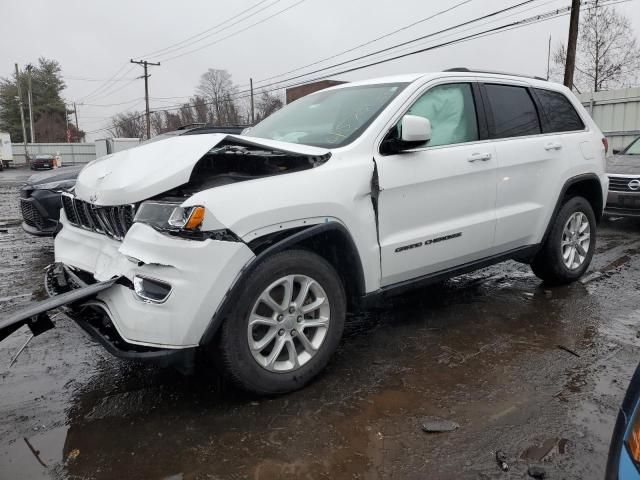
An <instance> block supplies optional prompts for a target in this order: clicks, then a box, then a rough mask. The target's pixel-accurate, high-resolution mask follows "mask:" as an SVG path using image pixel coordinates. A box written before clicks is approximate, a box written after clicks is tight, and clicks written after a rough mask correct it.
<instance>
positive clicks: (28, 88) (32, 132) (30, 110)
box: [27, 65, 36, 143]
mask: <svg viewBox="0 0 640 480" xmlns="http://www.w3.org/2000/svg"><path fill="white" fill-rule="evenodd" d="M32 68H33V67H32V66H31V65H28V66H27V100H28V102H29V133H30V134H31V143H36V140H35V136H36V134H35V132H34V130H33V101H32V96H31V69H32Z"/></svg>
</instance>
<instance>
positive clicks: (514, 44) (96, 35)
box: [0, 0, 640, 140]
mask: <svg viewBox="0 0 640 480" xmlns="http://www.w3.org/2000/svg"><path fill="white" fill-rule="evenodd" d="M523 1H524V0H439V1H427V0H393V1H391V0H377V1H373V0H262V1H260V0H234V1H226V2H224V1H220V0H218V1H213V0H188V1H184V0H183V1H181V2H180V1H176V0H170V1H169V0H155V1H151V0H147V1H131V0H127V1H124V0H92V1H86V0H84V1H81V0H76V1H73V0H56V1H51V0H20V1H19V0H15V1H11V0H2V7H1V11H2V18H3V20H2V38H3V40H2V42H0V59H1V60H2V61H1V62H0V76H3V77H6V76H9V75H11V74H12V72H13V71H14V63H15V62H18V64H19V65H20V67H21V68H22V67H23V66H24V65H25V64H27V63H29V62H34V61H36V60H37V58H38V57H41V56H44V57H47V58H50V59H55V60H58V61H59V62H60V64H61V66H62V72H63V75H64V78H65V81H66V84H67V89H66V90H65V91H64V96H65V98H66V100H67V101H69V102H73V101H76V102H78V103H81V104H83V105H79V106H78V117H79V118H78V120H79V122H78V123H79V124H80V128H82V129H83V130H85V131H86V132H94V131H96V130H98V129H101V128H104V127H105V126H107V125H108V123H109V122H108V119H109V117H110V116H111V115H113V114H115V113H118V112H120V111H123V110H129V111H131V110H140V111H142V110H143V109H144V82H143V80H133V79H134V78H135V77H136V76H139V75H141V74H142V67H139V66H136V65H131V64H129V59H130V58H134V59H140V58H146V59H148V60H149V61H161V63H162V65H161V66H160V67H153V68H150V73H151V75H152V77H151V78H150V83H149V85H150V97H151V102H150V103H151V108H152V110H154V109H155V110H157V109H162V108H163V107H167V106H173V105H175V104H177V103H180V102H181V101H182V100H186V99H187V98H188V96H189V95H192V94H193V92H194V90H195V87H196V86H197V84H198V80H199V77H200V75H201V74H202V73H203V72H205V71H206V70H207V69H208V68H218V69H226V70H228V71H229V72H230V73H231V75H232V76H233V80H234V82H235V83H236V84H237V85H238V86H239V87H240V90H243V89H244V88H245V87H244V85H245V84H247V83H248V81H249V78H250V77H253V79H254V82H255V83H256V87H259V86H260V85H261V83H260V80H263V79H265V78H268V77H272V76H274V75H278V74H281V73H284V72H288V71H290V70H293V69H296V68H298V67H301V66H304V65H307V64H309V63H313V62H316V61H318V60H321V59H323V58H326V57H329V56H332V55H335V54H337V53H339V52H341V51H344V50H347V49H350V48H352V47H355V46H357V45H359V44H362V43H364V42H367V41H370V40H373V39H375V38H377V37H380V36H382V35H385V34H387V33H389V32H392V31H394V30H397V29H399V28H401V27H404V26H407V25H409V24H411V23H413V22H417V21H419V20H421V19H423V18H426V17H429V16H430V15H434V14H436V13H438V12H440V11H443V10H446V9H447V8H450V7H454V6H456V5H458V4H462V5H459V6H457V7H455V8H454V9H453V10H451V11H449V12H447V13H444V14H441V15H439V16H437V17H436V18H433V19H431V20H428V21H425V22H422V23H420V24H418V25H415V26H413V27H411V28H408V29H406V30H403V31H402V32H400V33H397V34H394V35H391V36H389V37H387V38H384V39H382V40H380V41H377V42H374V43H372V44H370V45H368V46H366V47H363V48H359V49H356V50H354V51H352V52H349V53H346V54H344V55H341V56H339V57H336V58H333V59H331V60H329V61H326V62H324V63H320V64H318V65H315V66H313V67H309V68H308V69H306V70H300V71H297V72H295V73H291V74H288V75H285V76H283V77H280V78H278V80H282V79H287V78H288V77H291V76H294V75H299V74H301V73H305V72H307V71H309V70H313V69H317V68H321V67H324V66H327V65H331V64H333V63H337V62H340V61H344V60H348V59H351V58H354V57H356V56H359V55H363V54H366V53H369V52H373V51H376V50H379V49H382V48H385V47H388V46H391V45H394V44H397V43H400V42H403V41H406V40H410V39H413V38H416V37H419V36H423V35H427V34H429V33H431V32H436V31H438V30H441V29H444V28H447V27H450V26H453V25H456V24H459V23H462V22H464V21H467V20H471V19H473V18H476V17H479V16H482V15H486V14H488V13H490V12H493V11H495V10H499V9H501V8H505V7H508V6H511V5H515V4H518V3H521V2H523ZM570 3H571V2H570V0H534V1H532V2H531V3H528V4H527V5H524V6H522V7H520V8H519V9H517V10H512V11H509V12H508V13H505V14H503V15H501V16H500V17H493V18H491V19H489V20H484V21H483V22H479V23H478V24H474V27H473V29H470V30H466V31H458V33H455V35H454V36H451V35H452V34H453V33H454V32H449V33H447V34H442V35H440V36H438V37H433V38H431V39H429V40H426V41H423V42H421V43H418V44H417V45H418V46H420V47H425V46H429V45H433V44H436V43H442V42H443V41H449V40H452V39H454V38H458V37H461V36H464V35H469V34H470V33H474V32H477V31H481V30H485V29H487V28H491V27H495V26H498V25H502V24H503V23H508V22H513V21H516V20H520V19H522V18H526V17H530V16H533V15H536V14H539V13H544V12H548V11H550V10H553V9H556V8H561V7H566V6H568V5H569V4H570ZM251 7H254V8H252V9H251V10H249V11H248V12H246V13H245V14H243V15H241V16H239V17H237V18H235V19H233V20H229V19H230V18H231V17H234V16H236V15H238V14H239V13H240V12H242V11H243V10H246V9H249V8H251ZM616 8H618V9H619V10H620V11H622V12H623V13H624V14H626V15H627V16H628V17H629V18H630V19H631V21H632V22H634V25H633V26H634V28H635V29H636V30H638V31H640V0H631V1H628V2H626V3H621V4H619V5H617V6H616ZM285 9H286V10H285ZM282 10H285V11H282ZM281 11H282V12H281ZM278 12H281V13H278ZM251 14H254V15H253V16H249V15H251ZM270 16H273V17H272V18H268V17H270ZM490 21H491V22H492V23H487V22H490ZM257 22H260V23H259V24H258V25H255V26H251V25H252V24H254V23H257ZM234 23H235V25H234ZM568 25H569V17H568V15H567V16H562V17H560V18H556V19H553V20H549V21H545V22H540V23H537V24H534V25H530V26H527V27H524V28H517V29H514V30H512V31H508V32H504V33H500V34H497V35H493V36H488V37H486V38H482V39H477V40H473V41H469V42H465V43H461V44H458V45H453V46H447V47H444V48H441V49H437V50H433V51H430V52H425V53H421V54H417V55H412V56H410V57H407V58H404V59H401V60H395V61H392V62H387V63H384V64H382V65H378V66H375V67H372V68H366V69H363V70H359V71H357V72H351V73H347V74H342V75H338V76H337V77H335V78H339V79H344V80H356V79H362V78H367V77H374V76H381V75H392V74H396V73H408V72H424V71H434V70H442V69H445V68H449V67H455V66H468V67H473V68H478V69H494V70H502V71H510V72H519V73H525V74H530V75H539V76H545V75H546V70H547V46H548V39H549V35H551V36H552V39H553V45H554V46H557V45H558V44H559V43H560V42H566V37H567V31H568ZM213 27H217V28H213ZM464 28H467V29H469V28H470V27H464ZM243 29H244V31H241V30H243ZM206 30H210V31H209V32H208V33H207V34H206V35H208V36H206V37H205V36H204V35H201V36H199V37H195V38H193V39H191V40H189V43H191V44H187V45H186V46H185V45H184V43H183V44H180V45H179V46H182V47H184V48H181V49H178V50H175V48H176V47H174V50H172V51H166V50H165V51H164V52H160V53H158V54H152V53H153V52H155V51H158V50H160V49H166V48H167V47H170V46H172V45H174V44H177V43H178V42H183V41H184V40H186V39H189V38H190V37H193V36H195V35H198V34H200V33H201V32H203V31H206ZM443 35H449V36H446V37H445V36H443ZM224 37H229V38H224ZM212 43H214V44H212ZM208 44H212V45H208ZM404 48H405V49H406V48H408V47H404ZM417 48H418V47H416V49H417ZM195 49H199V50H198V51H193V50H195ZM404 51H410V50H403V52H404ZM182 54H185V55H182ZM144 55H147V56H146V57H143V56H144ZM176 55H182V56H181V57H179V58H174V59H171V58H170V57H174V56H176ZM385 55H386V56H390V53H387V54H385ZM375 58H382V56H380V57H375ZM360 63H362V62H360ZM342 68H348V67H342ZM116 74H117V75H116ZM114 75H116V76H115V78H114V80H118V81H116V82H113V81H112V82H107V80H109V79H111V78H112V77H114ZM318 75H319V74H316V75H314V76H312V77H309V78H314V77H316V76H318ZM90 80H98V81H90ZM296 81H300V80H296ZM271 82H273V80H270V81H266V82H262V84H266V83H271ZM269 88H273V87H269ZM257 91H259V90H258V89H257ZM167 97H184V98H167ZM113 104H121V105H113ZM97 105H100V106H97ZM102 105H110V106H102ZM103 136H105V132H100V131H97V132H95V133H89V135H88V139H89V140H91V139H95V138H100V137H103Z"/></svg>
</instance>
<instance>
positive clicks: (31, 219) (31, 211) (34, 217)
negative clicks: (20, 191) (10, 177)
mask: <svg viewBox="0 0 640 480" xmlns="http://www.w3.org/2000/svg"><path fill="white" fill-rule="evenodd" d="M20 210H21V212H22V219H23V220H24V223H26V224H27V225H30V226H32V227H36V228H38V229H40V230H42V229H43V228H44V218H42V215H40V212H39V211H38V209H37V208H36V207H35V206H34V205H33V202H31V201H29V200H26V199H20Z"/></svg>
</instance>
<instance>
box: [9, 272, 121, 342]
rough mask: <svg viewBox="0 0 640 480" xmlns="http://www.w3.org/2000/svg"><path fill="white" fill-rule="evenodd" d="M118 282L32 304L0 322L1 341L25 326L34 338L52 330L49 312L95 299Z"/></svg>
mask: <svg viewBox="0 0 640 480" xmlns="http://www.w3.org/2000/svg"><path fill="white" fill-rule="evenodd" d="M118 280H119V279H118V278H112V279H110V280H106V281H104V282H98V283H94V284H92V285H88V286H85V287H82V288H77V289H75V290H71V291H69V292H65V293H61V294H60V295H56V296H54V297H51V298H48V299H46V300H42V301H39V302H35V303H33V304H30V305H29V306H28V307H27V308H24V309H22V310H20V311H18V312H15V313H13V314H12V315H9V317H7V318H4V319H2V320H0V341H3V340H4V339H5V338H7V337H8V336H9V335H11V334H12V333H13V332H15V331H16V330H18V329H19V328H20V327H22V326H23V325H27V326H28V327H29V329H30V330H31V332H32V333H33V335H34V336H38V335H40V334H41V333H44V332H46V331H47V330H50V329H51V328H53V326H54V325H53V322H52V321H51V319H49V317H48V315H47V314H46V313H47V312H48V311H49V310H53V309H54V308H59V307H62V306H64V305H68V304H71V303H75V302H79V301H80V300H85V299H88V298H91V297H95V296H96V295H97V294H98V293H100V292H102V291H104V290H106V289H107V288H110V287H111V286H113V284H115V283H116V282H117V281H118Z"/></svg>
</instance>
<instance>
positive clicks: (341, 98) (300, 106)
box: [246, 83, 407, 148]
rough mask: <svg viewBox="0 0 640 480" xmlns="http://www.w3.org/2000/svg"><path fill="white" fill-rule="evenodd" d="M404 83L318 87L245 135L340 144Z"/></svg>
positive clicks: (359, 131) (348, 140)
mask: <svg viewBox="0 0 640 480" xmlns="http://www.w3.org/2000/svg"><path fill="white" fill-rule="evenodd" d="M406 85H407V84H406V83H386V84H378V85H365V86H360V87H346V88H339V89H336V90H328V91H321V92H318V93H315V94H313V95H309V96H306V97H303V98H301V99H299V100H296V101H295V102H293V103H291V104H289V105H287V106H286V107H285V108H283V109H282V110H279V111H277V112H276V113H274V114H273V115H271V116H270V117H268V118H266V119H265V120H263V121H262V122H260V123H259V124H258V125H256V126H255V127H253V128H251V129H249V130H248V131H247V132H246V135H248V136H250V137H259V138H268V139H270V140H280V141H283V142H292V143H302V144H305V145H312V146H317V147H324V148H335V147H342V146H344V145H347V144H348V143H351V142H352V141H353V140H355V139H356V138H358V137H359V136H360V135H361V134H362V132H364V130H365V129H366V128H367V127H368V126H369V125H370V124H371V122H373V120H375V118H376V117H377V116H378V115H379V114H380V112H382V110H384V108H385V107H386V106H387V105H388V104H389V103H390V102H391V100H393V99H394V98H395V97H396V96H397V95H398V94H399V93H400V92H401V91H402V89H403V88H404V87H405V86H406Z"/></svg>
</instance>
